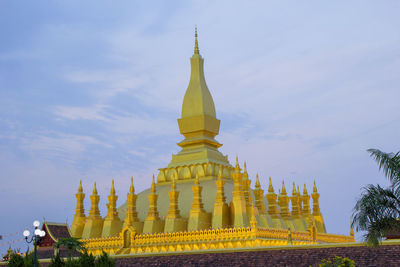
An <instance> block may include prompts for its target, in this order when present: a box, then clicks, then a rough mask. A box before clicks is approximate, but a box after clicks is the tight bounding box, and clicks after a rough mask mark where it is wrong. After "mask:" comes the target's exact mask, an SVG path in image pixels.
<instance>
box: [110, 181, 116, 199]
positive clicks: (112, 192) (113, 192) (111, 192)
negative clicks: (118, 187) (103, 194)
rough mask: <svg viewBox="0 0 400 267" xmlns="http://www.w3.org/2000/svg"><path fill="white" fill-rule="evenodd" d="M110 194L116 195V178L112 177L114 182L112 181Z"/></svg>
mask: <svg viewBox="0 0 400 267" xmlns="http://www.w3.org/2000/svg"><path fill="white" fill-rule="evenodd" d="M110 195H115V188H114V179H112V182H111V190H110Z"/></svg>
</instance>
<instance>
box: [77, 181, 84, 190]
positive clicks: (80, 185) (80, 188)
mask: <svg viewBox="0 0 400 267" xmlns="http://www.w3.org/2000/svg"><path fill="white" fill-rule="evenodd" d="M78 193H83V188H82V180H80V182H79V188H78Z"/></svg>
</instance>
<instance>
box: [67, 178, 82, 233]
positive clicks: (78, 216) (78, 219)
mask: <svg viewBox="0 0 400 267" xmlns="http://www.w3.org/2000/svg"><path fill="white" fill-rule="evenodd" d="M75 197H76V209H75V215H74V220H73V221H72V225H71V235H72V236H73V237H76V238H81V237H82V232H83V228H84V227H85V222H86V216H85V208H84V207H83V200H84V199H85V194H84V193H83V189H82V180H81V181H80V182H79V188H78V193H76V194H75Z"/></svg>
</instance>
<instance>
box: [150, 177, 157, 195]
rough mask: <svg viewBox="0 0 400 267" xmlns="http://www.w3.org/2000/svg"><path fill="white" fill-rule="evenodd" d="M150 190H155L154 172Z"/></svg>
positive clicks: (153, 191)
mask: <svg viewBox="0 0 400 267" xmlns="http://www.w3.org/2000/svg"><path fill="white" fill-rule="evenodd" d="M150 192H152V193H155V192H156V183H155V182H154V174H153V181H152V182H151V189H150Z"/></svg>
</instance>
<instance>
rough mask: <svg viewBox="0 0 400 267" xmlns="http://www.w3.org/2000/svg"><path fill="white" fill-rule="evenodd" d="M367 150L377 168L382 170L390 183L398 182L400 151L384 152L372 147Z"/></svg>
mask: <svg viewBox="0 0 400 267" xmlns="http://www.w3.org/2000/svg"><path fill="white" fill-rule="evenodd" d="M367 151H368V152H369V153H370V156H371V157H372V158H373V159H375V161H376V162H377V163H378V165H379V170H382V171H383V173H384V174H385V176H386V177H387V178H388V179H389V180H390V181H391V182H392V183H397V184H398V183H400V151H399V152H397V153H396V154H394V153H385V152H382V151H380V150H379V149H374V148H370V149H368V150H367Z"/></svg>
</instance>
